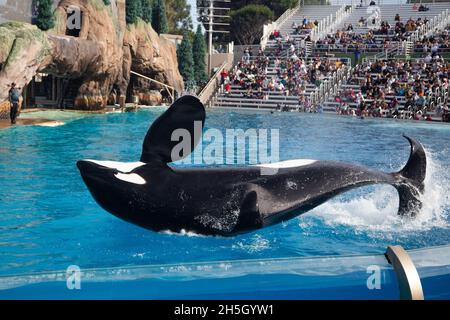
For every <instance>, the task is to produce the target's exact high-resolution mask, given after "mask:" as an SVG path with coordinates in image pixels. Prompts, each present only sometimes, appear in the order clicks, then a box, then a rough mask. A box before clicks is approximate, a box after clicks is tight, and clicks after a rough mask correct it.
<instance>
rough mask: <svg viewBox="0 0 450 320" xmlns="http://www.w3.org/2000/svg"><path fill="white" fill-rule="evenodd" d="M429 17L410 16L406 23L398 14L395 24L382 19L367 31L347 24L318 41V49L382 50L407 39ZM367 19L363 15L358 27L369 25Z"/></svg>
mask: <svg viewBox="0 0 450 320" xmlns="http://www.w3.org/2000/svg"><path fill="white" fill-rule="evenodd" d="M427 22H428V20H427V18H425V19H422V18H421V17H419V18H417V20H414V19H412V18H409V19H408V20H407V21H406V22H405V23H403V22H402V21H401V18H400V16H399V15H398V14H397V15H396V17H395V24H394V25H390V24H389V22H387V21H382V22H381V23H380V25H379V26H378V27H377V28H368V29H367V30H366V32H356V31H355V28H354V27H353V25H352V24H347V25H345V26H344V28H343V29H342V30H339V31H337V32H335V33H333V34H329V35H327V36H326V37H325V38H323V39H321V40H319V41H317V42H316V45H317V48H318V49H327V50H343V51H355V50H357V49H366V50H368V51H370V50H371V49H374V50H376V51H381V50H385V49H387V48H389V47H390V46H391V45H396V44H397V43H398V42H399V41H403V40H406V39H407V37H408V36H409V35H410V34H411V33H412V32H414V31H416V30H417V29H418V28H419V27H420V26H422V25H423V24H425V23H427ZM368 23H369V22H368V21H367V19H365V18H364V17H361V19H360V20H359V21H358V27H360V28H361V27H367V25H368Z"/></svg>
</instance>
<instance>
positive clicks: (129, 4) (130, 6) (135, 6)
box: [125, 0, 142, 24]
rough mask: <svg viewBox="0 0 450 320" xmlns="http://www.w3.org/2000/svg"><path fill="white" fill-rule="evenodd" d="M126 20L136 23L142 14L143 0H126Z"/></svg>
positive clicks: (129, 22)
mask: <svg viewBox="0 0 450 320" xmlns="http://www.w3.org/2000/svg"><path fill="white" fill-rule="evenodd" d="M125 11H126V21H127V23H128V24H134V23H136V22H137V21H138V18H139V17H141V16H142V6H141V0H126V2H125Z"/></svg>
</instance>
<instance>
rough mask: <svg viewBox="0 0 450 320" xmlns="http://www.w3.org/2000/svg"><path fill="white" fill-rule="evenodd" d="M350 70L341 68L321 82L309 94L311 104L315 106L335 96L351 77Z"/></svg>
mask: <svg viewBox="0 0 450 320" xmlns="http://www.w3.org/2000/svg"><path fill="white" fill-rule="evenodd" d="M352 70H353V69H352V67H351V66H349V65H347V66H343V67H342V68H340V69H338V70H337V71H335V72H334V73H333V74H332V76H331V77H330V78H328V79H326V80H324V81H322V83H321V84H320V86H319V87H317V88H316V90H314V92H313V93H311V104H312V105H316V106H317V105H319V104H321V103H323V102H325V101H327V100H328V99H329V98H330V97H331V96H332V95H335V94H336V93H337V92H338V91H339V88H340V87H341V86H342V85H343V84H344V83H346V82H347V81H348V79H349V78H350V77H351V75H352Z"/></svg>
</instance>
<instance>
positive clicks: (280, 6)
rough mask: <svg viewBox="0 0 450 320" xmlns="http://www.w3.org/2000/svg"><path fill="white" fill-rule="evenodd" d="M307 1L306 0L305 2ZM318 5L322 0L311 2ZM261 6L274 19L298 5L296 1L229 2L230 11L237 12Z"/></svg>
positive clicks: (249, 0) (251, 0) (252, 0)
mask: <svg viewBox="0 0 450 320" xmlns="http://www.w3.org/2000/svg"><path fill="white" fill-rule="evenodd" d="M305 1H308V0H305ZM311 1H315V2H317V4H319V2H320V1H323V0H311ZM251 4H255V5H263V6H267V7H268V8H269V9H270V10H272V11H273V12H274V14H275V17H278V16H281V15H282V14H283V13H284V12H285V11H286V10H287V9H289V8H293V7H295V6H296V5H297V4H298V0H277V1H273V0H233V1H232V2H231V9H233V10H238V9H240V8H242V7H245V6H247V5H251Z"/></svg>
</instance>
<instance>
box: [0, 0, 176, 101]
mask: <svg viewBox="0 0 450 320" xmlns="http://www.w3.org/2000/svg"><path fill="white" fill-rule="evenodd" d="M110 2H111V4H110V5H108V6H106V5H105V4H104V2H103V0H61V1H60V3H59V5H58V7H57V8H56V11H55V18H56V25H55V27H54V28H53V29H52V30H49V31H48V32H45V33H44V32H42V31H40V30H38V29H37V28H36V27H35V26H32V25H29V24H26V23H18V22H11V23H6V24H2V25H0V101H4V100H5V99H6V98H7V92H8V85H9V84H10V83H11V82H16V83H17V84H18V86H19V87H23V86H24V85H26V84H28V83H29V82H30V81H31V80H32V78H33V76H34V75H35V74H36V73H37V72H45V73H49V74H53V75H55V76H60V77H66V78H69V79H76V80H77V81H78V82H79V83H81V85H80V87H79V89H78V94H77V97H76V99H75V107H76V108H78V109H84V110H98V109H101V108H104V107H105V106H106V104H107V102H108V98H109V97H110V96H111V91H112V89H113V87H115V88H117V89H118V91H119V92H120V93H121V94H126V92H127V88H128V86H129V84H130V79H131V77H130V70H133V71H136V72H138V73H141V74H143V75H145V76H148V77H150V78H153V79H156V80H158V81H160V82H163V83H166V84H168V85H170V86H173V87H175V89H176V90H177V91H180V92H181V91H182V90H183V88H184V84H183V80H182V77H181V75H180V73H179V71H178V63H177V59H176V48H175V45H174V44H172V43H171V42H169V41H167V40H165V39H162V38H160V37H159V36H158V35H157V34H156V32H155V31H154V30H153V29H152V28H151V26H150V25H149V24H147V23H145V22H143V21H139V22H138V23H137V24H136V25H131V26H130V25H128V26H127V25H126V23H125V0H111V1H110ZM73 8H79V10H80V12H81V17H82V19H81V30H80V32H79V35H78V37H73V36H67V35H66V27H67V24H66V22H67V16H68V15H67V12H68V11H69V12H70V10H71V9H73ZM160 89H162V88H161V87H160V86H159V85H155V84H153V83H152V84H149V83H148V82H146V81H135V82H134V83H133V90H132V91H133V92H132V93H133V94H135V95H138V96H141V97H143V100H145V99H147V100H149V101H151V102H152V103H158V99H159V100H161V95H160V94H159V92H156V94H154V93H155V91H154V90H160ZM144 97H147V98H144ZM159 102H160V101H159Z"/></svg>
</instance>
